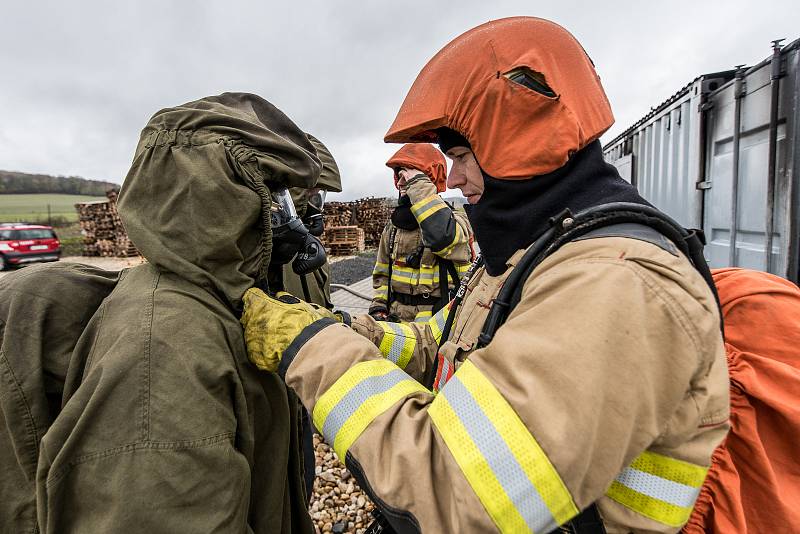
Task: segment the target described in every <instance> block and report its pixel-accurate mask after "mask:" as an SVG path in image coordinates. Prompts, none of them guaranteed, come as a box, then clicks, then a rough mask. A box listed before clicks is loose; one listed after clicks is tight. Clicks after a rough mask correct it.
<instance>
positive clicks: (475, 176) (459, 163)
mask: <svg viewBox="0 0 800 534" xmlns="http://www.w3.org/2000/svg"><path fill="white" fill-rule="evenodd" d="M445 155H446V156H447V157H448V158H450V160H451V161H452V165H451V166H450V174H448V175H447V187H449V188H450V189H460V190H461V194H462V195H464V196H465V197H466V199H467V202H469V203H470V204H477V203H478V201H479V200H480V199H481V195H483V174H482V173H481V168H480V166H479V165H478V161H477V160H476V159H475V154H473V153H472V150H470V149H468V148H466V147H463V146H454V147H453V148H451V149H450V150H448V151H447V152H446V154H445Z"/></svg>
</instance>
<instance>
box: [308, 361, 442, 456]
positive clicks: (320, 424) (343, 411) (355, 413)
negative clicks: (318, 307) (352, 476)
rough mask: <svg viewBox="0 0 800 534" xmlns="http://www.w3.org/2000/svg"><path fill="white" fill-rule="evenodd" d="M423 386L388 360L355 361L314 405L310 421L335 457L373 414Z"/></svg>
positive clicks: (348, 445) (422, 388)
mask: <svg viewBox="0 0 800 534" xmlns="http://www.w3.org/2000/svg"><path fill="white" fill-rule="evenodd" d="M420 391H422V392H427V390H426V389H425V388H424V387H423V386H422V385H421V384H420V383H419V382H417V381H416V380H413V379H412V378H411V377H409V376H408V375H407V374H405V373H404V372H403V371H402V370H400V369H399V368H398V367H397V366H396V365H394V364H393V363H391V362H390V361H388V360H371V361H365V362H360V363H357V364H356V365H354V366H352V367H351V368H350V369H348V370H347V372H345V373H344V374H343V375H342V376H341V377H339V379H338V380H337V381H336V382H334V383H333V385H332V386H331V387H330V388H329V389H328V390H327V391H326V392H325V393H323V394H322V396H321V397H320V398H319V399H318V400H317V403H316V404H315V405H314V412H313V419H314V425H315V426H316V427H317V428H318V429H319V430H320V431H321V432H322V434H323V435H324V436H325V439H326V440H327V441H328V443H332V444H333V448H334V450H335V451H336V454H338V455H339V458H342V459H344V458H345V455H346V454H347V451H348V450H349V449H350V446H351V445H352V444H353V443H354V442H355V440H356V439H358V437H359V436H360V435H361V433H362V432H364V430H365V429H366V428H367V427H368V426H369V425H370V423H372V421H374V420H375V418H376V417H378V416H379V415H381V414H382V413H383V412H385V411H386V410H388V409H389V408H391V407H392V406H393V405H394V404H396V403H397V402H399V401H400V400H402V399H403V398H405V397H407V396H408V395H410V394H412V393H416V392H420Z"/></svg>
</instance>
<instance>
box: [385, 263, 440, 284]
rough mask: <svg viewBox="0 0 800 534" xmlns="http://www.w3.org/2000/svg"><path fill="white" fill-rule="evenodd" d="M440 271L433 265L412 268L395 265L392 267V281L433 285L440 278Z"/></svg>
mask: <svg viewBox="0 0 800 534" xmlns="http://www.w3.org/2000/svg"><path fill="white" fill-rule="evenodd" d="M438 278H439V276H438V272H437V271H436V269H434V268H433V267H422V268H420V269H412V268H411V267H405V266H399V265H395V266H394V268H393V269H392V281H393V282H401V283H405V284H409V285H428V286H430V285H433V283H434V281H435V280H438Z"/></svg>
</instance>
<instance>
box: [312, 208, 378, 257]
mask: <svg viewBox="0 0 800 534" xmlns="http://www.w3.org/2000/svg"><path fill="white" fill-rule="evenodd" d="M392 207H393V203H392V201H391V200H389V199H388V198H373V197H368V198H361V199H359V200H355V201H353V202H328V203H326V204H325V233H324V234H323V236H322V241H323V243H325V245H326V246H328V245H329V244H332V243H333V241H334V238H333V232H337V236H339V235H341V232H342V231H341V230H337V228H341V227H350V226H356V227H358V228H359V229H361V230H363V231H364V236H363V239H364V245H365V246H367V247H370V248H373V247H377V246H378V244H379V243H380V240H381V233H382V232H383V228H384V227H385V226H386V223H387V221H388V220H389V217H390V216H391V213H392ZM331 252H333V251H331ZM334 255H337V254H335V253H334Z"/></svg>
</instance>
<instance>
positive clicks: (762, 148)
mask: <svg viewBox="0 0 800 534" xmlns="http://www.w3.org/2000/svg"><path fill="white" fill-rule="evenodd" d="M773 45H774V48H773V53H772V54H771V55H770V56H769V57H768V58H767V59H765V60H764V61H762V62H761V63H758V64H757V65H754V66H752V67H745V66H740V67H737V68H735V69H732V70H728V71H723V72H716V73H711V74H704V75H701V76H698V77H697V78H696V79H694V80H693V81H692V82H690V83H689V84H687V85H686V86H684V87H683V88H682V89H680V90H679V91H678V92H676V93H675V94H674V95H673V96H672V97H670V98H669V99H667V100H666V101H665V102H663V103H661V104H660V105H658V106H655V107H654V108H652V110H651V111H650V113H648V114H647V115H645V116H644V117H643V118H642V119H640V120H639V121H637V122H636V123H635V124H634V125H633V126H631V127H630V128H628V129H627V130H625V131H624V132H623V133H621V134H620V135H618V136H617V137H616V138H615V139H613V140H612V141H610V142H608V143H606V145H605V146H604V149H603V153H604V156H605V158H606V161H608V162H609V163H612V164H613V165H614V166H616V167H617V169H618V170H619V172H620V175H621V176H622V177H623V178H624V179H626V180H627V181H629V182H631V183H632V184H634V185H635V186H636V187H637V188H638V189H639V192H640V193H641V194H642V196H644V197H645V198H646V199H647V200H649V201H650V202H651V203H653V204H654V205H655V206H656V207H658V208H659V209H661V210H662V211H664V212H665V213H667V214H669V215H670V216H672V217H673V218H674V219H676V220H677V221H678V222H680V223H681V224H682V225H684V226H686V227H691V228H702V229H703V231H704V233H705V235H706V240H707V246H706V251H705V253H706V258H707V259H708V260H709V264H710V265H711V267H726V266H738V267H747V268H750V269H758V270H765V271H769V272H771V273H774V274H778V275H780V276H783V277H785V278H788V279H789V280H792V281H793V282H795V283H797V282H798V269H799V268H800V258H799V257H798V248H799V247H800V219H799V217H800V210H799V208H800V205H799V204H800V168H798V166H799V165H800V39H798V40H796V41H794V42H792V43H791V44H789V45H786V46H783V47H781V46H780V44H779V43H778V42H777V41H776V42H775V43H773ZM768 251H769V252H768Z"/></svg>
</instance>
